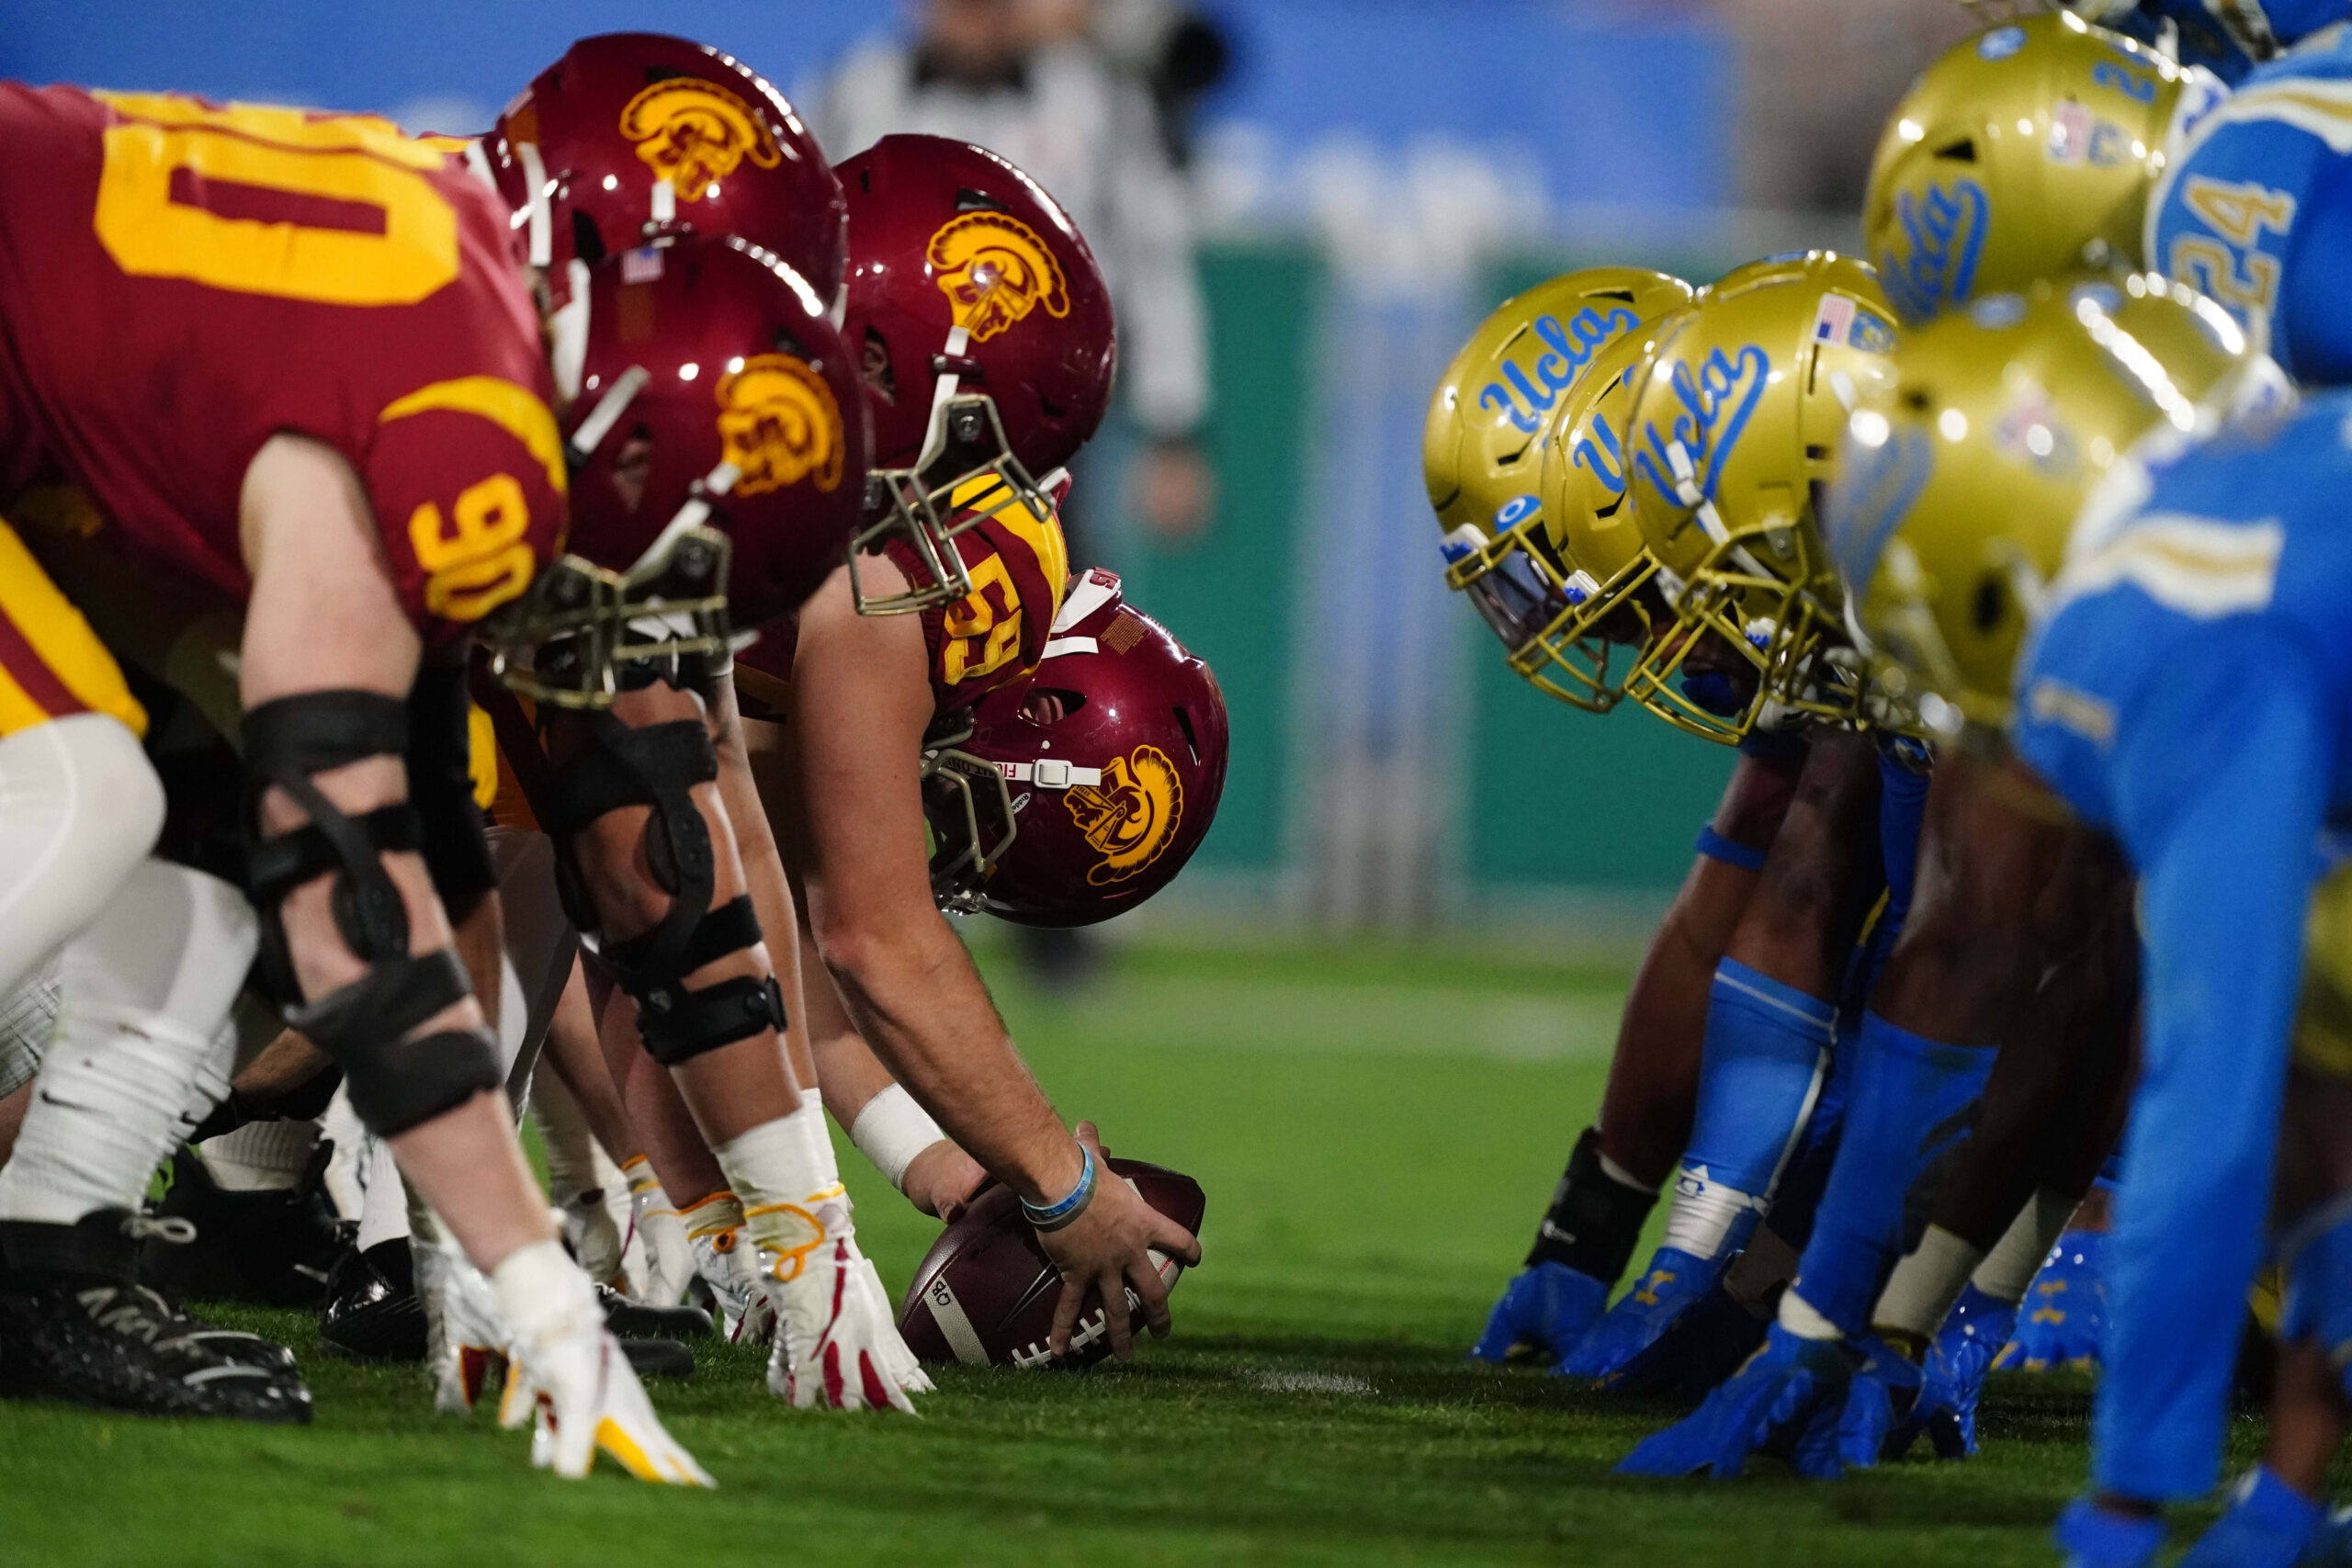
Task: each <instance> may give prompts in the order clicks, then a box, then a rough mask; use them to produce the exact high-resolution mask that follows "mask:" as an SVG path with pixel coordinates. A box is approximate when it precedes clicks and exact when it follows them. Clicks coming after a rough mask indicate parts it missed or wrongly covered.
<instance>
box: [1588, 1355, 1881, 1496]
mask: <svg viewBox="0 0 2352 1568" xmlns="http://www.w3.org/2000/svg"><path fill="white" fill-rule="evenodd" d="M1857 1360H1858V1358H1857V1357H1856V1355H1855V1354H1854V1352H1853V1351H1852V1350H1850V1349H1849V1348H1847V1347H1846V1346H1845V1345H1844V1344H1842V1343H1840V1342H1839V1341H1838V1340H1834V1339H1804V1338H1801V1337H1798V1336H1796V1335H1793V1334H1792V1333H1790V1332H1789V1331H1788V1330H1787V1329H1785V1328H1782V1327H1781V1325H1778V1324H1774V1325H1772V1328H1771V1331H1770V1333H1769V1334H1767V1335H1766V1336H1765V1338H1764V1348H1762V1349H1761V1350H1758V1352H1757V1353H1756V1355H1755V1357H1754V1359H1751V1360H1750V1361H1749V1362H1748V1363H1747V1365H1746V1366H1745V1367H1742V1368H1741V1369H1740V1370H1739V1372H1738V1375H1736V1376H1735V1377H1734V1378H1732V1379H1731V1381H1729V1382H1726V1383H1724V1385H1723V1386H1722V1387H1720V1388H1718V1389H1716V1390H1715V1392H1714V1393H1711V1394H1709V1395H1707V1401H1706V1403H1705V1404H1702V1405H1700V1406H1699V1408H1698V1410H1697V1411H1696V1412H1694V1413H1693V1414H1692V1415H1691V1416H1687V1417H1685V1418H1684V1419H1682V1420H1680V1421H1678V1422H1676V1423H1675V1424H1674V1425H1673V1426H1671V1427H1668V1428H1667V1429H1666V1430H1665V1431H1663V1432H1659V1433H1657V1434H1655V1435H1653V1436H1651V1437H1649V1438H1645V1439H1644V1440H1643V1442H1642V1444H1641V1446H1640V1447H1638V1448H1636V1449H1634V1451H1633V1452H1632V1453H1630V1454H1627V1455H1626V1456H1625V1458H1624V1459H1623V1461H1620V1462H1619V1464H1618V1466H1617V1472H1618V1473H1619V1474H1620V1475H1695V1474H1699V1473H1701V1472H1704V1473H1706V1474H1708V1475H1712V1476H1714V1477H1716V1478H1718V1479H1722V1480H1728V1479H1729V1478H1731V1477H1733V1476H1736V1475H1737V1474H1738V1473H1739V1472H1741V1470H1743V1469H1744V1468H1746V1466H1747V1457H1748V1456H1749V1455H1750V1454H1754V1453H1760V1452H1769V1453H1774V1454H1778V1455H1780V1456H1781V1457H1782V1458H1784V1459H1786V1460H1787V1461H1789V1463H1790V1464H1791V1465H1792V1466H1793V1467H1795V1469H1796V1471H1797V1472H1798V1473H1799V1474H1801V1475H1809V1476H1812V1477H1814V1478H1815V1479H1816V1480H1825V1481H1826V1480H1833V1479H1835V1478H1836V1477H1837V1476H1838V1474H1839V1473H1840V1472H1842V1470H1843V1469H1844V1466H1843V1463H1842V1462H1841V1461H1840V1460H1839V1457H1838V1423H1839V1419H1840V1417H1841V1416H1843V1414H1844V1412H1845V1408H1846V1395H1847V1392H1848V1390H1849V1387H1850V1386H1851V1383H1852V1380H1853V1374H1854V1369H1855V1365H1856V1362H1857Z"/></svg>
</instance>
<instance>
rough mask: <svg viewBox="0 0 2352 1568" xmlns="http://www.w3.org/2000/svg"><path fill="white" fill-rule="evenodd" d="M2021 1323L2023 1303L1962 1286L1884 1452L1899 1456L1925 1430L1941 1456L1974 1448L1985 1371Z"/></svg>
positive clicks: (1961, 1456) (1963, 1454)
mask: <svg viewBox="0 0 2352 1568" xmlns="http://www.w3.org/2000/svg"><path fill="white" fill-rule="evenodd" d="M2017 1325H2018V1309H2017V1308H2016V1306H2014V1305H2013V1304H2011V1303H2008V1302H2005V1301H2002V1300H2001V1299H1999V1298H1998V1297H1996V1296H1988V1295H1986V1294H1985V1292H1982V1291H1980V1290H1978V1289H1977V1288H1976V1287H1975V1286H1974V1285H1971V1286H1969V1287H1968V1288H1967V1289H1966V1290H1964V1291H1962V1292H1960V1300H1959V1301H1958V1302H1956V1303H1953V1304H1952V1309H1951V1315H1950V1316H1948V1317H1946V1318H1945V1319H1944V1326H1943V1332H1942V1333H1940V1334H1939V1335H1937V1336H1936V1342H1935V1344H1934V1345H1933V1346H1932V1347H1931V1348H1929V1349H1928V1360H1927V1364H1926V1365H1925V1366H1923V1367H1922V1368H1921V1369H1920V1373H1921V1376H1920V1382H1919V1397H1918V1399H1917V1401H1916V1402H1914V1404H1912V1406H1911V1414H1910V1415H1909V1416H1905V1418H1904V1419H1903V1420H1902V1421H1901V1422H1899V1423H1898V1424H1897V1425H1896V1427H1895V1428H1894V1432H1893V1433H1892V1434H1891V1435H1890V1436H1889V1437H1888V1438H1887V1446H1886V1456H1885V1457H1887V1458H1888V1459H1900V1458H1901V1457H1903V1454H1904V1453H1905V1450H1908V1449H1909V1448H1910V1447H1911V1445H1912V1444H1913V1443H1914V1442H1916V1441H1917V1440H1918V1438H1919V1437H1920V1436H1921V1434H1923V1433H1924V1434H1925V1435H1926V1437H1927V1438H1928V1441H1929V1442H1930V1443H1932V1444H1934V1445H1935V1449H1936V1457H1937V1458H1938V1459H1966V1458H1968V1457H1969V1456H1970V1455H1972V1454H1973V1453H1975V1451H1976V1402H1977V1400H1978V1399H1979V1398H1981V1397H1982V1396H1983V1395H1984V1393H1985V1373H1986V1372H1988V1371H1992V1369H1993V1358H1994V1357H1996V1356H1997V1355H1999V1354H2000V1353H2001V1348H2002V1347H2003V1346H2004V1345H2007V1343H2008V1342H2009V1336H2010V1334H2011V1332H2012V1331H2014V1330H2015V1329H2016V1327H2017Z"/></svg>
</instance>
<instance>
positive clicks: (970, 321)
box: [923, 212, 1069, 343]
mask: <svg viewBox="0 0 2352 1568" xmlns="http://www.w3.org/2000/svg"><path fill="white" fill-rule="evenodd" d="M923 259H924V260H925V261H928V262H929V263H930V264H931V269H932V271H933V273H935V274H936V275H937V276H938V282H939V289H940V292H941V293H943V294H944V295H946V296H947V308H948V310H949V311H950V313H951V314H953V315H954V317H955V320H956V325H957V326H959V327H962V328H963V329H964V330H965V331H966V332H967V333H971V334H972V341H973V342H975V343H986V342H987V341H988V340H989V339H990V338H992V337H994V336H996V335H997V333H1001V332H1002V331H1004V330H1005V329H1006V328H1007V327H1010V326H1012V324H1013V323H1014V322H1015V321H1020V320H1022V319H1023V317H1025V316H1027V315H1028V314H1029V313H1030V312H1031V311H1033V310H1044V311H1045V312H1046V314H1047V315H1049V316H1067V315H1069V283H1068V281H1067V280H1065V279H1064V278H1063V276H1062V266H1061V263H1059V262H1058V261H1056V260H1055V259H1054V253H1053V251H1052V250H1051V249H1050V248H1049V247H1047V245H1046V242H1045V241H1043V240H1041V239H1039V238H1038V237H1037V231H1035V229H1032V228H1030V227H1029V225H1028V224H1026V223H1023V222H1022V221H1021V220H1019V219H1018V218H1013V217H1010V216H1008V215H1006V214H1004V213H1001V212H967V213H966V214H965V215H964V216H962V217H961V218H957V219H955V220H952V221H950V222H949V223H947V224H946V225H944V227H942V228H941V229H940V231H938V232H937V233H935V234H933V236H932V237H931V243H930V244H929V245H927V246H926V247H924V255H923Z"/></svg>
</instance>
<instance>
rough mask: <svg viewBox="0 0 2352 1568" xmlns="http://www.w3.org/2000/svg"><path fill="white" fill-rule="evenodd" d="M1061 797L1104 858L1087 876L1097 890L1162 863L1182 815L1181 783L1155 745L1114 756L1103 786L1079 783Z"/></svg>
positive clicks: (1171, 764)
mask: <svg viewBox="0 0 2352 1568" xmlns="http://www.w3.org/2000/svg"><path fill="white" fill-rule="evenodd" d="M1062 798H1063V802H1064V804H1066V805H1067V806H1068V807H1069V814H1070V817H1071V818H1073V819H1074V820H1075V821H1076V822H1077V823H1078V829H1079V831H1080V832H1081V833H1083V834H1085V835H1086V841H1087V842H1088V843H1089V844H1091V845H1092V846H1093V847H1094V849H1095V851H1096V852H1098V853H1100V854H1102V855H1103V857H1104V859H1103V863H1102V864H1100V865H1098V866H1095V867H1094V868H1093V869H1092V870H1091V871H1089V872H1088V873H1087V874H1086V880H1087V881H1089V882H1091V883H1092V884H1094V885H1095V886H1098V887H1100V886H1103V884H1105V883H1110V882H1125V881H1126V880H1127V878H1129V877H1131V876H1133V875H1135V874H1136V873H1137V872H1139V871H1141V870H1143V868H1144V867H1146V866H1148V865H1149V864H1150V863H1152V862H1153V861H1156V860H1158V859H1159V856H1160V853H1161V852H1162V851H1164V850H1166V849H1167V848H1168V846H1169V843H1170V841H1171V840H1173V839H1174V838H1175V836H1176V824H1177V823H1178V822H1180V821H1182V819H1183V816H1184V786H1183V784H1182V781H1181V780H1179V779H1178V778H1177V776H1176V765H1175V764H1174V763H1173V762H1170V761H1169V760H1168V754H1167V753H1166V752H1164V751H1162V750H1160V749H1159V747H1157V746H1138V747H1136V749H1135V750H1133V751H1132V752H1130V753H1128V754H1127V755H1126V756H1125V757H1114V758H1112V759H1111V765H1110V766H1109V767H1106V768H1104V769H1103V782H1102V783H1101V784H1081V785H1080V786H1079V787H1078V788H1076V789H1073V790H1071V791H1070V792H1069V794H1068V795H1064V796H1063V797H1062Z"/></svg>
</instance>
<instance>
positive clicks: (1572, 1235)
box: [859, 1085, 1657, 1284]
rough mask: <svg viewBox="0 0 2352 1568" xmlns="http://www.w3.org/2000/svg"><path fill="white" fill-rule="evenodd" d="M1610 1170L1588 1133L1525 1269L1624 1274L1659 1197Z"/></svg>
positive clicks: (1608, 1277) (1609, 1277)
mask: <svg viewBox="0 0 2352 1568" xmlns="http://www.w3.org/2000/svg"><path fill="white" fill-rule="evenodd" d="M892 1087H894V1088H895V1087H896V1086H895V1085H894V1086H892ZM901 1092H902V1093H903V1092H904V1091H903V1090H901ZM859 1120H860V1122H863V1121H864V1120H865V1119H864V1118H863V1117H862V1116H861V1117H860V1118H859ZM861 1146H862V1145H861ZM1609 1164H1610V1162H1609V1159H1608V1157H1607V1156H1604V1155H1603V1154H1602V1153H1601V1152H1600V1129H1599V1128H1597V1127H1587V1128H1586V1129H1585V1130H1584V1135H1583V1136H1582V1137H1579V1138H1578V1139H1577V1146H1576V1152H1575V1153H1574V1154H1572V1155H1570V1156H1568V1168H1567V1169H1566V1171H1565V1172H1563V1173H1562V1175H1561V1177H1560V1185H1559V1187H1558V1188H1557V1189H1556V1190H1554V1192H1553V1194H1552V1207H1551V1208H1550V1210H1549V1211H1547V1212H1546V1213H1544V1223H1543V1224H1540V1225H1538V1226H1537V1227H1536V1229H1535V1245H1534V1246H1533V1247H1531V1248H1529V1249H1528V1254H1527V1263H1526V1267H1528V1268H1530V1269H1532V1268H1534V1267H1535V1266H1536V1265H1537V1264H1539V1263H1562V1264H1566V1266H1567V1267H1569V1268H1571V1269H1575V1270H1576V1271H1577V1273H1579V1274H1589V1275H1590V1276H1591V1277H1592V1278H1594V1279H1596V1280H1604V1281H1607V1282H1609V1283H1612V1284H1613V1283H1614V1282H1615V1281H1616V1280H1617V1277H1618V1276H1619V1275H1621V1274H1623V1273H1624V1271H1625V1265H1626V1263H1627V1262H1628V1261H1629V1260H1630V1259H1631V1258H1633V1256H1634V1244H1635V1243H1636V1242H1638V1241H1639V1240H1641V1236H1642V1223H1643V1222H1644V1221H1645V1220H1646V1219H1648V1218H1649V1213H1650V1209H1651V1207H1652V1206H1653V1205H1654V1204H1656V1203H1657V1192H1656V1191H1655V1190H1651V1189H1649V1188H1646V1187H1640V1186H1636V1185H1634V1183H1633V1182H1631V1181H1629V1180H1626V1179H1623V1176H1622V1175H1620V1174H1612V1173H1611V1170H1610V1169H1609V1168H1608V1167H1609Z"/></svg>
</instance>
